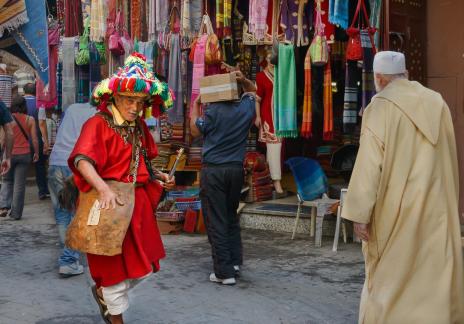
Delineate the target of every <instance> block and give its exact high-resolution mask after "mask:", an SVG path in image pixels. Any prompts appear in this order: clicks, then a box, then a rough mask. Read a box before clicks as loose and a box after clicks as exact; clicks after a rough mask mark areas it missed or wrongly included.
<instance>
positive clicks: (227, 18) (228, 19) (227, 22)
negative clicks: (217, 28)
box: [223, 0, 232, 37]
mask: <svg viewBox="0 0 464 324" xmlns="http://www.w3.org/2000/svg"><path fill="white" fill-rule="evenodd" d="M223 36H224V37H230V36H232V0H224V32H223Z"/></svg>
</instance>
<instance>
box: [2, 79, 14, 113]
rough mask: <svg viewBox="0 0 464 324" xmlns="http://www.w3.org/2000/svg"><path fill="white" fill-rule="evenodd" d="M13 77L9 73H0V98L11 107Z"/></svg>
mask: <svg viewBox="0 0 464 324" xmlns="http://www.w3.org/2000/svg"><path fill="white" fill-rule="evenodd" d="M12 86H13V77H12V76H11V75H8V74H0V100H2V101H3V103H4V104H5V105H6V106H7V107H8V109H9V108H10V107H11V88H12Z"/></svg>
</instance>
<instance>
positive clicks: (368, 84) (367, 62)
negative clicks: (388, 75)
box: [360, 30, 375, 115]
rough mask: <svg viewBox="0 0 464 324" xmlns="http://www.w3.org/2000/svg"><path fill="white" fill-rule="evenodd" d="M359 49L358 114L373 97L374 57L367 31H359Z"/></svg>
mask: <svg viewBox="0 0 464 324" xmlns="http://www.w3.org/2000/svg"><path fill="white" fill-rule="evenodd" d="M361 47H362V49H363V67H362V105H361V111H360V114H361V115H362V113H363V112H364V109H365V108H366V107H367V105H369V103H370V102H371V99H372V97H373V96H375V83H374V70H373V65H374V55H375V48H374V47H373V44H372V40H371V37H370V36H369V33H368V31H367V30H361Z"/></svg>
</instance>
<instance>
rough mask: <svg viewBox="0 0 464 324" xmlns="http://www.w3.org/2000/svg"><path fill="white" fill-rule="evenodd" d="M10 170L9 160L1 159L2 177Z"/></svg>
mask: <svg viewBox="0 0 464 324" xmlns="http://www.w3.org/2000/svg"><path fill="white" fill-rule="evenodd" d="M10 168H11V159H3V161H2V165H1V172H2V175H5V174H6V173H7V172H8V171H10Z"/></svg>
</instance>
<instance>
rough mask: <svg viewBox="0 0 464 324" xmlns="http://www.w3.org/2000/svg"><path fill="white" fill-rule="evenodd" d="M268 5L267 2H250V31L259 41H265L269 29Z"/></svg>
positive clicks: (256, 0)
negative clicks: (267, 21) (267, 20)
mask: <svg viewBox="0 0 464 324" xmlns="http://www.w3.org/2000/svg"><path fill="white" fill-rule="evenodd" d="M291 2H293V1H291ZM268 4H269V1H267V0H250V4H249V15H250V17H249V22H248V29H249V31H250V33H252V34H253V35H254V36H255V38H256V39H257V40H258V41H260V40H262V39H264V35H265V34H266V31H267V29H268V27H267V23H266V18H267V11H268Z"/></svg>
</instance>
